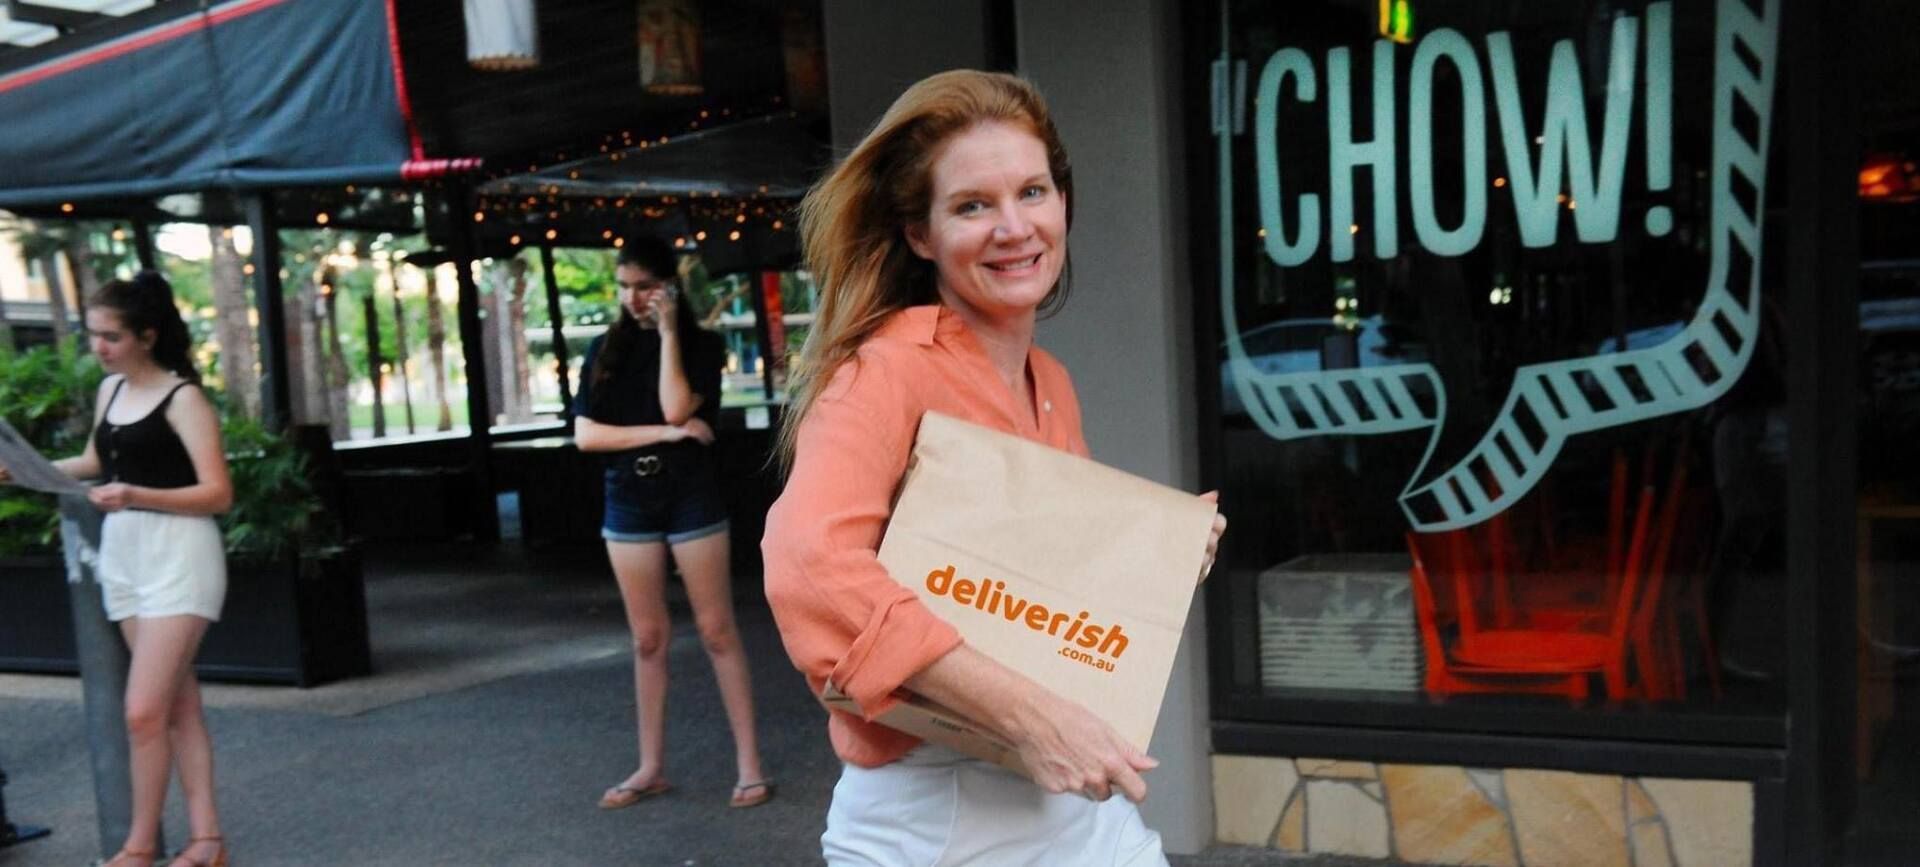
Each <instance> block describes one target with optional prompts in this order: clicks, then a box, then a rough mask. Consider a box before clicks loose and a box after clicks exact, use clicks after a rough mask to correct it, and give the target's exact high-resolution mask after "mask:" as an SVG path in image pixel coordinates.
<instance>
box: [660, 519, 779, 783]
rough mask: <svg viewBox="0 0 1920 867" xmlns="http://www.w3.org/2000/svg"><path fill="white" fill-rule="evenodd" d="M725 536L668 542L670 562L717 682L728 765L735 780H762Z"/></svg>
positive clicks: (750, 679) (749, 677)
mask: <svg viewBox="0 0 1920 867" xmlns="http://www.w3.org/2000/svg"><path fill="white" fill-rule="evenodd" d="M727 552H728V534H726V533H724V532H721V533H715V534H714V535H711V536H703V537H701V538H699V539H693V540H691V541H687V542H681V543H679V544H677V545H674V546H673V559H674V562H676V563H679V564H680V577H681V578H683V579H685V580H686V584H687V600H688V601H689V602H691V603H692V604H693V619H694V622H695V623H696V624H698V626H699V628H700V642H701V643H702V644H704V645H706V648H707V657H708V658H709V659H711V660H713V674H714V678H715V679H716V680H718V681H719V682H720V701H721V702H722V703H723V704H725V705H726V708H727V724H728V726H729V727H730V728H732V729H733V755H734V763H735V765H737V766H738V769H739V777H738V782H739V783H757V782H760V781H761V780H764V779H766V774H765V772H763V771H762V770H761V768H760V745H759V740H758V738H757V737H756V735H755V732H754V725H753V676H752V674H750V673H749V670H748V668H747V655H746V652H745V650H744V649H743V648H742V647H741V645H740V629H739V627H738V626H737V625H736V624H735V623H734V619H733V575H732V572H731V571H730V569H729V563H728V554H727Z"/></svg>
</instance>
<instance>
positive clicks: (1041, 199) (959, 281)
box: [907, 121, 1067, 320]
mask: <svg viewBox="0 0 1920 867" xmlns="http://www.w3.org/2000/svg"><path fill="white" fill-rule="evenodd" d="M907 243H908V245H909V246H911V247H912V248H913V252H914V253H915V254H917V255H919V256H920V258H922V259H926V260H928V261H930V262H932V263H933V264H934V266H935V268H936V269H937V270H938V272H939V278H938V285H939V289H940V298H941V300H942V301H943V302H945V303H946V304H947V305H948V306H950V307H955V308H957V309H962V310H970V311H971V312H973V313H975V314H977V315H979V316H982V317H985V318H988V319H994V320H1003V319H1009V318H1013V319H1018V318H1023V317H1031V316H1032V315H1033V312H1034V309H1035V308H1037V307H1039V306H1040V302H1041V301H1043V300H1045V299H1046V297H1047V294H1048V293H1049V292H1052V291H1053V286H1054V284H1055V283H1056V282H1058V281H1059V279H1060V268H1061V265H1062V264H1063V263H1064V262H1065V261H1066V255H1067V201H1066V196H1065V194H1064V193H1062V192H1061V191H1060V189H1059V188H1058V187H1056V186H1054V182H1053V172H1052V170H1051V168H1050V166H1049V165H1048V163H1047V147H1046V145H1045V144H1043V143H1042V142H1041V141H1040V139H1038V138H1036V137H1035V136H1034V135H1033V134H1032V133H1030V132H1028V131H1026V130H1025V129H1023V128H1021V127H1019V126H1015V125H1013V124H1008V123H1001V122H997V121H995V122H987V123H982V124H978V125H975V126H973V127H972V128H970V129H968V130H966V131H964V132H961V133H959V134H957V135H955V136H954V137H952V138H950V139H948V140H947V141H946V143H945V145H944V146H943V147H942V148H941V151H940V154H939V156H937V157H935V158H934V161H933V201H932V204H931V206H930V207H929V208H928V212H927V218H926V222H925V223H923V224H919V225H915V226H909V227H908V228H907Z"/></svg>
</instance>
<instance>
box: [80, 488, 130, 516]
mask: <svg viewBox="0 0 1920 867" xmlns="http://www.w3.org/2000/svg"><path fill="white" fill-rule="evenodd" d="M87 500H88V501H90V502H92V503H93V507H94V508H96V509H99V510H100V511H102V512H118V511H120V510H122V509H125V508H127V507H129V506H132V505H133V486H132V485H129V484H127V483H126V482H108V483H106V484H104V485H97V486H95V487H93V488H90V489H88V490H87Z"/></svg>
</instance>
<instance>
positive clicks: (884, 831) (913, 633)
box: [762, 71, 1225, 865]
mask: <svg viewBox="0 0 1920 867" xmlns="http://www.w3.org/2000/svg"><path fill="white" fill-rule="evenodd" d="M1072 191H1073V177H1072V171H1071V168H1070V166H1069V164H1068V162H1067V155H1066V149H1065V148H1064V146H1063V145H1062V144H1061V142H1060V136H1059V133H1058V132H1057V131H1056V130H1055V128H1054V125H1053V122H1052V120H1051V119H1050V116H1049V114H1048V111H1047V108H1046V104H1045V102H1044V101H1043V100H1042V99H1041V97H1040V95H1039V93H1038V92H1037V91H1036V90H1035V89H1034V88H1033V87H1032V85H1030V84H1028V83H1027V82H1025V81H1023V80H1021V79H1019V78H1016V77H1014V76H1010V75H1003V74H995V73H984V72H974V71H954V72H947V73H941V74H939V75H935V76H932V77H930V78H927V79H925V80H923V81H921V82H919V83H917V84H915V85H914V86H912V87H911V88H909V89H908V90H907V91H906V93H904V94H903V95H902V96H901V97H900V98H899V99H898V100H897V101H896V102H895V103H894V104H893V106H892V107H891V108H890V109H888V111H887V113H886V114H885V116H883V117H882V118H881V119H880V121H879V123H878V124H877V125H876V126H875V127H874V129H873V130H872V131H871V132H870V133H868V135H867V136H866V138H865V139H864V140H862V141H861V142H860V144H859V145H857V146H856V147H855V148H854V149H853V151H852V152H851V153H850V154H849V155H848V156H847V157H846V159H845V160H844V161H842V162H841V163H840V164H839V165H838V166H837V167H835V168H834V170H833V171H832V172H831V173H829V174H828V175H827V177H826V178H824V179H823V180H821V181H820V182H819V183H818V184H817V185H816V186H815V187H814V189H813V190H812V191H811V192H810V193H809V194H808V196H807V198H806V200H805V202H803V204H802V206H801V221H800V222H801V233H802V241H803V244H804V250H805V254H806V258H807V263H808V266H809V268H810V269H811V270H812V271H813V274H814V276H815V278H816V279H817V281H818V282H819V284H820V286H821V297H820V306H819V309H818V311H817V313H816V316H815V321H814V326H813V328H812V330H811V332H810V333H809V335H808V338H807V343H806V347H805V349H804V350H803V352H802V355H801V358H800V363H799V365H798V366H797V369H796V371H795V380H794V382H795V385H794V388H793V401H792V404H791V407H790V408H789V410H788V413H787V416H786V419H785V424H784V427H783V428H782V430H781V440H780V447H781V456H782V458H783V460H784V461H785V463H786V465H787V467H788V468H789V470H790V477H789V479H788V482H787V487H786V489H785V492H784V493H783V494H782V495H781V497H780V500H779V501H778V502H777V503H775V505H774V507H773V509H772V511H770V512H769V513H768V516H767V535H766V537H765V539H764V541H763V543H762V547H763V549H764V551H765V554H766V585H767V596H768V600H769V601H770V602H771V603H772V606H773V610H774V614H775V616H776V618H777V620H778V622H779V626H780V630H781V635H782V638H783V640H784V641H785V643H786V646H787V650H788V652H789V653H790V654H791V655H792V657H793V660H794V663H795V665H796V666H797V667H798V668H799V669H800V670H801V672H802V673H803V674H805V675H806V676H807V679H808V682H809V683H810V684H811V685H812V687H813V688H814V690H815V692H816V693H818V692H821V691H823V690H824V689H825V688H826V687H827V685H828V684H829V683H830V684H831V685H832V687H833V688H834V689H835V690H837V691H838V692H840V693H843V694H845V695H846V696H848V697H849V698H850V699H852V700H853V701H854V702H855V703H856V704H858V705H859V706H860V708H861V709H862V710H863V711H865V714H866V717H867V718H862V717H861V716H856V715H853V714H848V713H842V712H837V711H836V712H834V713H833V714H832V716H831V720H830V722H829V734H830V736H831V739H832V741H833V745H834V749H835V751H836V752H837V753H838V754H839V756H840V757H841V759H842V760H843V761H844V762H845V763H846V768H845V771H844V772H843V775H842V777H841V779H840V783H839V785H838V786H837V787H836V788H835V791H834V799H833V805H832V808H831V810H830V811H829V813H828V817H827V831H826V834H825V835H823V837H822V838H821V843H822V847H823V849H824V853H825V855H826V858H827V861H828V862H829V863H830V864H836V865H852V864H909V863H911V864H927V863H940V864H947V863H962V862H966V861H969V860H974V859H981V860H991V861H995V862H1003V863H1047V864H1102V865H1105V864H1159V863H1164V860H1165V858H1164V856H1163V855H1162V854H1161V849H1160V840H1159V836H1158V835H1157V834H1155V833H1154V832H1152V831H1151V830H1148V829H1147V828H1146V827H1145V825H1144V824H1143V823H1142V822H1141V820H1140V815H1139V811H1138V809H1137V807H1136V806H1135V803H1137V802H1138V801H1140V800H1142V799H1143V798H1145V797H1146V793H1147V786H1146V783H1145V782H1144V781H1143V780H1142V779H1141V777H1140V774H1141V772H1142V771H1146V770H1148V769H1151V768H1153V767H1154V766H1155V764H1156V762H1155V761H1154V760H1153V759H1151V758H1149V757H1147V756H1146V755H1144V754H1142V753H1141V752H1140V751H1139V750H1137V749H1135V748H1134V747H1133V746H1132V745H1130V744H1128V743H1127V742H1126V741H1125V739H1123V738H1122V737H1120V736H1119V735H1118V734H1117V733H1115V732H1114V731H1113V729H1112V728H1111V727H1110V726H1108V725H1107V724H1106V723H1105V722H1103V721H1102V720H1100V719H1099V718H1098V717H1096V716H1095V715H1094V714H1092V713H1091V712H1089V711H1088V710H1087V709H1086V708H1084V707H1082V706H1080V705H1078V704H1075V703H1073V702H1071V701H1067V700H1065V699H1062V698H1059V697H1057V696H1055V695H1053V694H1052V693H1050V692H1048V691H1046V690H1044V689H1041V688H1040V687H1038V686H1037V685H1035V684H1034V683H1033V682H1032V681H1031V680H1028V679H1027V678H1025V677H1023V676H1022V675H1020V674H1019V673H1018V672H1015V671H1013V670H1012V669H1010V668H1007V667H1005V666H1003V665H1001V664H999V663H997V662H995V661H993V660H991V659H989V658H988V657H986V656H984V655H982V654H980V653H979V652H978V651H975V650H973V649H972V648H970V647H968V646H967V645H966V644H964V643H963V642H962V641H961V640H960V638H959V636H958V634H957V633H956V632H955V631H954V629H953V628H952V627H951V626H950V625H948V624H947V623H946V622H945V621H943V620H942V619H940V618H939V617H938V616H936V615H935V614H933V613H932V612H930V611H929V610H928V609H927V608H926V607H925V606H924V605H923V604H922V603H921V602H920V601H919V600H918V599H917V598H916V597H915V595H914V593H913V591H911V590H909V589H907V588H906V587H904V586H902V585H900V584H898V583H896V582H895V581H894V580H893V579H892V578H891V577H889V576H888V574H887V572H886V570H885V569H884V568H883V567H882V566H881V565H880V563H879V562H878V560H877V558H876V551H877V549H878V546H879V543H880V540H881V536H882V534H883V532H884V530H885V527H886V523H887V519H888V516H889V514H890V510H891V503H892V496H893V494H894V492H895V490H896V489H897V488H898V486H899V484H900V482H901V479H902V478H903V476H904V474H905V472H906V469H907V458H908V455H909V453H910V451H911V449H912V446H913V440H914V434H915V430H916V427H917V425H918V423H919V421H920V417H921V416H922V415H923V414H924V413H925V412H926V411H928V410H937V411H939V412H942V413H945V414H947V415H951V416H954V417H957V418H960V419H963V420H966V421H971V422H974V423H976V424H980V425H985V426H988V427H992V428H996V429H999V430H1001V431H1005V432H1007V433H1012V434H1015V435H1017V436H1021V437H1024V438H1026V439H1029V440H1032V441H1035V442H1040V443H1045V444H1047V445H1050V446H1053V447H1055V448H1058V449H1061V450H1064V451H1068V452H1071V453H1074V454H1078V455H1082V456H1084V455H1086V454H1087V446H1086V440H1085V438H1084V437H1083V435H1082V432H1081V429H1080V409H1079V402H1078V400H1077V398H1076V397H1075V395H1074V391H1073V384H1072V382H1071V380H1070V379H1069V378H1068V376H1067V371H1066V369H1065V368H1064V367H1062V366H1061V364H1060V362H1059V361H1058V360H1056V359H1055V358H1054V357H1053V356H1052V355H1049V354H1048V353H1046V352H1045V351H1044V350H1041V349H1040V348H1039V347H1037V346H1035V345H1034V342H1033V331H1034V322H1035V321H1036V319H1037V318H1038V316H1039V315H1040V312H1041V311H1043V310H1052V309H1054V308H1056V307H1057V306H1058V305H1059V304H1060V303H1061V302H1062V301H1064V300H1065V297H1066V294H1067V279H1066V272H1067V270H1068V268H1067V230H1068V227H1069V225H1070V224H1071V220H1072V209H1071V203H1072ZM1224 527H1225V522H1224V520H1223V519H1222V520H1219V521H1216V524H1215V528H1214V529H1215V533H1214V539H1213V543H1211V544H1217V542H1218V537H1219V532H1220V531H1221V530H1223V529H1224ZM1209 555H1210V556H1211V551H1210V552H1209ZM1209 562H1211V560H1210V559H1209ZM898 689H906V690H910V691H912V692H914V693H917V694H919V695H921V696H925V697H926V698H928V699H931V700H932V701H934V702H937V703H939V704H941V705H944V706H946V707H948V708H951V709H952V710H955V711H957V712H959V713H960V714H961V715H962V716H965V717H967V718H969V719H972V720H974V721H976V722H978V723H980V724H982V725H984V726H985V727H987V728H988V729H989V730H991V731H992V732H993V733H994V734H996V735H998V736H1000V737H1001V738H1003V739H1004V740H1006V741H1007V742H1009V743H1011V744H1013V745H1015V746H1016V747H1017V748H1018V749H1019V751H1020V757H1021V759H1022V761H1023V763H1024V764H1025V766H1026V767H1027V768H1028V769H1030V770H1031V771H1032V772H1033V775H1034V780H1033V781H1032V782H1029V781H1028V780H1026V779H1023V778H1021V777H1018V776H1016V775H1014V774H1012V773H1010V772H1008V771H1005V770H1002V769H1000V768H998V767H995V766H993V765H990V764H987V763H985V762H982V761H979V760H976V759H972V758H968V757H966V756H963V755H961V754H959V753H956V752H953V751H951V750H947V749H945V748H941V747H936V746H933V745H928V744H923V743H921V742H919V741H917V740H916V739H914V738H912V737H910V736H908V735H905V734H902V733H900V732H897V731H894V730H891V729H888V728H885V727H882V726H880V725H877V724H875V723H873V722H871V721H870V718H871V717H872V716H874V715H877V714H878V713H880V712H881V711H883V710H885V709H886V708H887V707H888V706H890V704H891V703H892V702H893V701H894V698H893V694H894V692H895V691H896V690H898ZM1036 784H1037V785H1036ZM1115 791H1119V792H1121V793H1123V794H1125V795H1126V798H1125V799H1112V800H1110V796H1111V795H1112V794H1113V792H1115Z"/></svg>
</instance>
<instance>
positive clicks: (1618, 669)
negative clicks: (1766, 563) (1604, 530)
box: [1407, 458, 1686, 701]
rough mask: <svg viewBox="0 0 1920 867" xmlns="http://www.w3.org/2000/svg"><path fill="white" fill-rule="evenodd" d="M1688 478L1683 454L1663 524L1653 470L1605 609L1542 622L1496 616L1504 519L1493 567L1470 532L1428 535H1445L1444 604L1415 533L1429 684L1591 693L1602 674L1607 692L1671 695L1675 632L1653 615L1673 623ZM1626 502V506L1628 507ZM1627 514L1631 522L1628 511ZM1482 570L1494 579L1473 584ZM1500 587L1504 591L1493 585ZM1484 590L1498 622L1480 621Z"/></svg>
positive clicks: (1418, 606) (1618, 470)
mask: <svg viewBox="0 0 1920 867" xmlns="http://www.w3.org/2000/svg"><path fill="white" fill-rule="evenodd" d="M1650 468H1651V465H1650V464H1649V469H1650ZM1623 474H1624V460H1622V459H1619V458H1616V461H1615V479H1616V481H1617V480H1619V479H1620V477H1621V476H1622V475H1623ZM1685 481H1686V462H1685V461H1684V460H1679V459H1676V461H1675V465H1674V471H1673V475H1672V478H1671V481H1670V483H1669V485H1668V489H1667V491H1666V495H1665V496H1664V497H1660V498H1658V499H1659V501H1660V502H1659V503H1658V504H1659V505H1660V506H1661V507H1662V508H1661V509H1660V514H1659V518H1658V521H1657V523H1656V520H1655V505H1656V495H1655V490H1654V486H1653V485H1652V484H1651V479H1650V478H1649V479H1648V483H1646V484H1642V485H1641V488H1640V496H1639V498H1638V503H1637V508H1635V510H1634V519H1633V530H1632V535H1631V541H1630V543H1629V544H1628V545H1627V546H1626V549H1625V550H1624V551H1612V550H1610V552H1609V556H1608V558H1607V559H1608V562H1609V564H1610V565H1613V564H1617V574H1609V575H1607V576H1606V583H1607V586H1608V587H1609V592H1608V597H1609V598H1608V599H1607V600H1606V609H1605V610H1604V614H1591V613H1583V614H1582V616H1581V617H1577V618H1570V617H1563V616H1559V615H1555V616H1550V617H1542V618H1540V619H1539V620H1537V621H1536V620H1534V619H1532V618H1528V622H1526V623H1524V624H1515V623H1513V622H1511V618H1505V617H1499V616H1498V615H1497V613H1498V612H1500V611H1501V610H1502V603H1501V601H1500V600H1499V599H1498V598H1491V599H1490V598H1488V597H1489V596H1494V597H1497V596H1499V595H1504V591H1505V590H1506V585H1507V582H1508V578H1507V576H1506V574H1505V573H1506V567H1507V563H1508V560H1509V543H1508V541H1507V539H1506V530H1505V527H1504V525H1494V526H1492V527H1490V529H1489V536H1490V539H1489V545H1488V548H1489V551H1490V552H1491V554H1492V557H1491V559H1492V560H1493V562H1494V564H1495V565H1494V568H1493V569H1492V570H1491V571H1489V570H1486V569H1484V568H1483V567H1482V565H1481V563H1480V557H1479V553H1478V551H1477V550H1476V545H1475V544H1474V538H1473V534H1472V533H1471V532H1470V531H1467V530H1454V531H1450V532H1448V533H1444V534H1440V535H1439V536H1437V537H1429V538H1438V539H1441V540H1444V542H1445V544H1446V555H1447V561H1446V562H1447V564H1448V569H1447V572H1448V574H1447V578H1448V579H1449V580H1448V581H1447V583H1448V584H1449V585H1451V586H1450V589H1451V590H1452V600H1451V601H1452V606H1451V608H1448V607H1444V606H1443V605H1442V603H1441V600H1442V599H1444V596H1442V595H1441V594H1437V593H1435V587H1434V585H1435V582H1434V581H1433V580H1432V579H1433V574H1432V572H1431V571H1430V570H1429V569H1428V568H1427V562H1428V560H1427V558H1426V557H1424V556H1422V551H1421V547H1422V542H1421V540H1420V538H1419V537H1416V536H1414V535H1413V534H1411V533H1410V534H1408V536H1407V547H1408V549H1409V551H1411V552H1412V554H1413V558H1414V564H1413V569H1412V572H1411V576H1410V577H1411V580H1412V583H1413V585H1414V586H1413V590H1414V601H1415V611H1416V615H1417V616H1418V617H1419V619H1420V629H1421V633H1422V635H1421V640H1422V644H1423V647H1424V648H1425V650H1426V652H1427V678H1426V683H1427V689H1428V691H1429V692H1432V693H1434V694H1438V695H1449V694H1455V693H1460V692H1529V693H1550V694H1560V695H1566V696H1569V697H1571V698H1575V699H1579V698H1583V697H1585V696H1586V695H1587V690H1588V687H1587V679H1588V677H1589V676H1590V675H1593V674H1599V675H1601V677H1602V678H1603V680H1604V681H1605V683H1606V687H1607V696H1608V698H1610V699H1613V700H1616V701H1620V700H1625V699H1628V698H1634V697H1641V696H1644V697H1650V698H1670V697H1674V695H1675V694H1676V693H1677V689H1676V688H1675V686H1674V685H1675V684H1676V683H1677V682H1678V679H1677V674H1676V672H1677V670H1678V668H1677V662H1676V661H1675V657H1676V655H1677V647H1678V645H1677V643H1676V642H1673V641H1667V640H1665V638H1666V637H1667V636H1669V635H1672V634H1676V633H1675V631H1674V630H1663V631H1662V632H1661V633H1659V634H1656V632H1655V631H1654V627H1655V625H1656V622H1658V623H1661V624H1663V625H1665V624H1670V623H1671V618H1670V616H1667V615H1663V612H1668V611H1670V609H1671V606H1668V605H1665V604H1663V601H1664V600H1665V598H1666V593H1665V592H1664V582H1665V578H1666V565H1667V560H1668V558H1669V556H1670V554H1671V552H1672V548H1673V535H1674V532H1675V529H1676V527H1677V525H1678V523H1679V515H1680V512H1681V510H1680V506H1681V499H1682V498H1681V496H1680V493H1681V492H1682V491H1683V490H1685ZM1615 499H1617V500H1618V499H1624V498H1620V497H1616V498H1615ZM1619 511H1620V512H1622V513H1623V512H1624V508H1623V509H1621V510H1619ZM1621 518H1622V521H1621V523H1624V514H1622V515H1621ZM1609 523H1610V524H1612V523H1613V521H1612V520H1610V521H1609ZM1616 526H1617V525H1616ZM1608 547H1609V548H1610V549H1617V547H1618V546H1617V545H1611V544H1610V545H1609V546H1608ZM1610 571H1611V570H1610ZM1482 576H1485V577H1487V578H1488V580H1487V581H1485V582H1482V583H1480V584H1478V585H1476V578H1479V577H1482ZM1487 585H1492V586H1491V587H1489V586H1487ZM1493 588H1499V589H1500V590H1501V591H1502V593H1499V594H1490V593H1488V592H1487V591H1488V590H1490V589H1493ZM1482 599H1487V601H1489V602H1492V603H1493V608H1494V610H1495V612H1496V618H1495V623H1494V625H1493V626H1492V627H1491V628H1489V627H1486V626H1483V625H1482V615H1481V612H1480V610H1479V607H1480V601H1481V600H1482ZM1522 616H1525V615H1522ZM1503 620H1504V621H1507V622H1501V621H1503ZM1546 621H1553V622H1551V623H1548V622H1546ZM1575 621H1579V622H1575ZM1596 621H1597V622H1596ZM1656 639H1660V640H1656ZM1630 665H1631V666H1632V671H1631V672H1630V670H1629V666H1630ZM1630 675H1637V676H1630Z"/></svg>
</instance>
